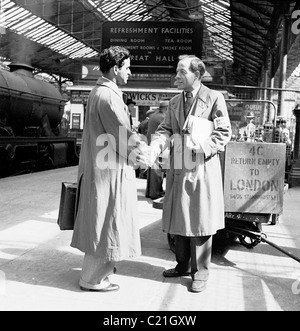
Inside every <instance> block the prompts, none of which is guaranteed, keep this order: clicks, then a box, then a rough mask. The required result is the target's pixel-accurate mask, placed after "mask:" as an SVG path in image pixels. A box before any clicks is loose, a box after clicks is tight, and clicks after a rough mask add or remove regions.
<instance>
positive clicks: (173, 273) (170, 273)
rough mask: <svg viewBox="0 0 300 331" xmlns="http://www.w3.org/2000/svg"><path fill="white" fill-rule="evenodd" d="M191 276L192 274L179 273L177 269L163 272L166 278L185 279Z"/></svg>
mask: <svg viewBox="0 0 300 331" xmlns="http://www.w3.org/2000/svg"><path fill="white" fill-rule="evenodd" d="M190 275H191V273H190V272H178V271H177V270H176V269H169V270H165V271H164V272H163V276H164V277H166V278H175V277H185V276H190Z"/></svg>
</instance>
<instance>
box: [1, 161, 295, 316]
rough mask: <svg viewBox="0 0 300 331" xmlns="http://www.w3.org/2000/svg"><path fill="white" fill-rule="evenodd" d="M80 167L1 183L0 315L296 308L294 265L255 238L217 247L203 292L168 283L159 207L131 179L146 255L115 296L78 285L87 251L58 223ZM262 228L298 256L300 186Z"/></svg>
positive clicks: (128, 267) (184, 282)
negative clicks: (250, 243)
mask: <svg viewBox="0 0 300 331" xmlns="http://www.w3.org/2000/svg"><path fill="white" fill-rule="evenodd" d="M76 176H77V167H73V168H66V169H58V170H53V171H48V172H42V173H36V174H30V175H24V176H20V177H14V178H5V179H0V311H9V310H13V311H65V310H67V311H102V312H110V311H127V312H129V311H178V312H179V311H180V312H185V311H299V310H300V294H299V293H300V263H298V262H297V261H295V260H294V259H292V258H290V257H288V256H286V255H285V254H283V253H281V252H280V251H278V250H276V249H274V248H273V247H271V246H270V245H268V244H265V243H260V244H259V245H258V246H256V247H255V248H253V249H250V250H249V249H247V248H245V247H244V246H242V245H240V243H239V242H230V243H228V242H221V243H220V242H218V243H217V244H216V245H215V249H214V254H213V261H212V268H211V276H210V280H209V284H208V288H207V290H206V291H205V292H203V293H201V294H193V293H190V292H188V286H189V284H190V281H191V280H190V278H188V277H183V278H180V279H171V280H170V279H164V278H163V276H162V272H163V270H165V269H166V268H170V267H173V266H175V259H174V254H173V253H172V252H171V251H170V249H169V245H168V242H167V238H166V235H165V234H164V233H162V231H161V211H160V210H156V209H154V208H152V201H151V200H149V199H146V198H144V195H145V188H146V181H145V180H142V179H137V184H138V195H139V202H138V206H137V207H138V210H139V216H140V229H141V239H142V248H143V255H142V256H141V257H139V258H136V259H133V260H128V261H123V262H121V263H120V264H119V266H118V273H117V274H116V275H114V276H112V279H111V280H112V281H113V282H115V283H117V284H119V285H120V286H121V289H120V291H119V292H115V293H109V294H107V293H106V294H100V293H86V292H82V291H80V289H79V287H78V281H79V277H80V271H81V265H82V259H83V254H82V253H80V252H79V251H77V250H75V249H73V248H71V247H70V240H71V236H72V232H71V231H65V232H62V231H60V230H59V228H58V225H57V223H56V222H57V216H58V207H59V200H60V190H61V182H62V181H70V182H75V181H76ZM263 232H265V233H266V234H267V235H268V239H269V240H270V241H272V242H274V243H275V244H276V245H279V246H280V247H282V248H284V249H286V250H288V251H289V252H291V253H292V254H294V255H296V256H298V257H300V188H292V189H290V190H289V191H288V192H287V193H286V194H285V202H284V213H283V215H282V216H281V217H280V223H279V224H278V225H276V226H272V225H264V226H263Z"/></svg>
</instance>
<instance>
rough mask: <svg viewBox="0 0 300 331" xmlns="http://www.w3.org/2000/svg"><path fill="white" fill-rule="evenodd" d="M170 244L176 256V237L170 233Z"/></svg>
mask: <svg viewBox="0 0 300 331" xmlns="http://www.w3.org/2000/svg"><path fill="white" fill-rule="evenodd" d="M168 243H169V247H170V250H171V251H172V252H173V253H174V254H175V237H174V236H173V235H171V234H170V233H168Z"/></svg>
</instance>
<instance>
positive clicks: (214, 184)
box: [149, 55, 232, 293]
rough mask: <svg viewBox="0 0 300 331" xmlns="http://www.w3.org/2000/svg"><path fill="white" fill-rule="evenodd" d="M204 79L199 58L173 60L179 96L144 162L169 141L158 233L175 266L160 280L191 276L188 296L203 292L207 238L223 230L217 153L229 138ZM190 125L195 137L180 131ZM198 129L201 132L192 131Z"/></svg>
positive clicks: (222, 109)
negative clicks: (168, 244) (170, 240)
mask: <svg viewBox="0 0 300 331" xmlns="http://www.w3.org/2000/svg"><path fill="white" fill-rule="evenodd" d="M204 74H205V65H204V63H203V62H202V61H201V60H200V59H199V58H197V57H195V56H193V55H190V56H189V55H186V56H181V57H180V58H179V63H178V66H177V75H176V84H177V86H178V89H180V90H182V91H183V92H182V93H181V94H179V95H177V96H175V97H174V98H173V99H171V101H170V105H169V109H168V111H167V114H166V117H165V120H164V122H163V123H162V124H161V125H160V126H159V128H158V130H157V131H156V134H155V136H154V137H153V138H152V142H151V146H150V147H151V150H152V159H151V160H150V162H149V163H150V164H154V162H155V159H156V158H157V157H158V156H159V155H160V154H161V152H162V151H163V150H164V149H165V148H167V147H169V146H170V140H173V142H172V145H171V150H170V161H169V165H170V169H169V170H168V171H167V186H166V194H165V197H164V204H163V221H162V223H163V224H162V227H163V231H164V232H166V233H169V234H170V235H173V236H174V237H175V252H176V261H177V265H176V267H175V268H174V269H169V270H165V271H164V273H163V275H164V277H166V278H170V277H171V278H172V277H182V276H191V277H192V284H191V287H190V291H191V292H194V293H199V292H202V291H204V290H205V289H206V286H207V281H208V279H209V270H210V263H211V254H212V238H213V235H215V234H216V233H217V231H219V230H221V229H224V227H225V219H224V192H223V179H222V171H221V164H220V157H219V153H221V152H223V151H224V149H225V146H226V145H227V143H228V142H229V141H230V139H231V134H232V130H231V124H230V120H229V116H228V111H227V106H226V102H225V99H224V96H223V94H222V93H221V92H219V91H214V90H211V89H209V88H207V87H206V86H204V85H203V84H202V77H203V76H204ZM192 115H193V117H192ZM197 119H198V120H197ZM190 121H193V123H195V124H197V126H195V128H196V129H197V130H196V132H193V130H192V128H193V126H189V125H188V126H186V130H184V129H185V124H186V123H190ZM201 127H202V128H203V130H202V131H201V130H198V129H199V128H201ZM204 131H205V132H206V134H205V135H203V132H204ZM198 132H199V135H198V136H197V133H198ZM192 133H193V134H194V138H195V139H196V138H197V137H198V138H197V139H198V140H197V143H196V144H192V143H191V137H192V135H191V134H192ZM193 141H195V140H193Z"/></svg>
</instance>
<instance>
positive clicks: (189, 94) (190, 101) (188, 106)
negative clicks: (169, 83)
mask: <svg viewBox="0 0 300 331" xmlns="http://www.w3.org/2000/svg"><path fill="white" fill-rule="evenodd" d="M192 104H193V93H192V92H187V93H186V94H185V103H184V115H185V117H187V116H188V114H189V111H190V109H191V107H192Z"/></svg>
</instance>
